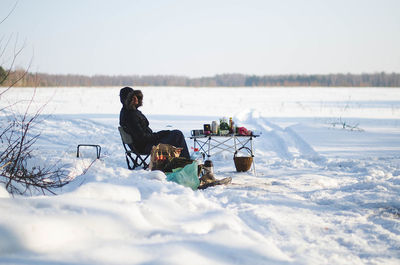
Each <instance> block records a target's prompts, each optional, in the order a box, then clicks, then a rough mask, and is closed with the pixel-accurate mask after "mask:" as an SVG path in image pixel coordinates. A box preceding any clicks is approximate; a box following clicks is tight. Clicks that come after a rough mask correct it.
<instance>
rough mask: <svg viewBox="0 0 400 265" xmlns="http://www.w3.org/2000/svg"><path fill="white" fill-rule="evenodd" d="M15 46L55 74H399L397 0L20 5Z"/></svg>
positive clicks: (5, 0) (6, 2) (63, 0)
mask: <svg viewBox="0 0 400 265" xmlns="http://www.w3.org/2000/svg"><path fill="white" fill-rule="evenodd" d="M15 2H16V1H14V0H0V21H1V20H2V19H3V18H4V17H5V16H6V15H7V14H8V12H9V11H10V10H11V9H12V7H13V5H14V3H15ZM16 36H18V43H17V44H18V45H23V44H24V45H25V48H24V50H23V54H22V55H20V56H19V58H18V61H17V65H18V66H20V67H24V66H26V65H28V64H29V61H30V59H31V58H33V61H32V66H31V68H30V69H31V71H32V72H45V73H52V74H54V73H58V74H83V75H94V74H106V75H118V74H122V75H131V74H139V75H147V74H151V75H155V74H162V75H166V74H172V75H186V76H190V77H198V76H213V75H215V74H223V73H243V74H257V75H271V74H328V73H347V72H350V73H363V72H367V73H372V72H381V71H385V72H397V73H399V72H400V1H399V0H325V1H324V0H275V1H272V0H271V1H270V0H240V1H239V0H197V1H195V0H186V1H183V0H164V1H162V0H155V1H152V0H131V1H129V0H125V1H123V0H109V1H106V0H19V1H18V3H17V6H16V8H15V10H14V11H13V13H12V14H11V15H10V17H9V18H8V19H7V20H5V21H4V22H3V23H2V24H1V25H0V41H1V42H0V44H1V46H0V47H4V46H6V45H5V44H6V43H7V42H6V40H8V39H10V38H11V39H12V42H10V43H9V45H8V49H7V50H8V51H9V50H10V47H11V48H12V47H13V46H14V43H15V39H16ZM5 58H8V57H7V56H6V55H3V56H2V57H0V59H2V61H0V63H2V64H3V67H4V66H5V65H6V62H5V61H6V60H5Z"/></svg>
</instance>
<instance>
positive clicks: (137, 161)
mask: <svg viewBox="0 0 400 265" xmlns="http://www.w3.org/2000/svg"><path fill="white" fill-rule="evenodd" d="M118 130H119V133H120V135H121V140H122V144H123V146H124V149H125V158H126V163H127V164H128V168H129V169H131V170H133V169H135V168H136V167H140V166H142V167H143V169H146V168H148V167H149V164H148V163H147V162H146V159H147V158H148V157H149V156H150V154H144V153H141V152H139V151H138V150H136V148H135V147H134V146H133V140H132V137H131V136H130V135H129V134H128V133H127V132H126V131H125V130H124V129H123V128H122V127H118Z"/></svg>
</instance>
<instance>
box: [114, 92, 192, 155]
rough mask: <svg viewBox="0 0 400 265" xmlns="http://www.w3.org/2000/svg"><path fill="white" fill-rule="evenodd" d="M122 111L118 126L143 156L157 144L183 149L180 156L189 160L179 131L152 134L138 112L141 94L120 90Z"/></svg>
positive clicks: (143, 117) (182, 136)
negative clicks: (129, 136)
mask: <svg viewBox="0 0 400 265" xmlns="http://www.w3.org/2000/svg"><path fill="white" fill-rule="evenodd" d="M119 96H120V101H121V103H122V109H121V112H120V115H119V124H120V126H121V127H122V128H124V130H125V131H126V132H127V133H128V134H130V135H131V137H132V140H133V145H134V146H135V148H136V149H137V150H138V151H139V152H141V153H145V154H149V153H150V152H151V148H152V147H153V146H154V145H157V144H159V143H163V144H170V145H173V146H175V147H181V148H183V150H182V152H181V156H182V157H185V158H190V155H189V150H188V147H187V145H186V141H185V137H184V135H183V133H182V132H181V131H179V130H162V131H159V132H153V131H152V130H151V129H150V127H149V121H148V120H147V118H146V116H144V114H143V113H142V112H141V111H140V110H138V108H139V107H141V106H142V105H143V93H142V92H141V91H140V90H133V89H132V88H131V87H124V88H122V89H121V90H120V94H119Z"/></svg>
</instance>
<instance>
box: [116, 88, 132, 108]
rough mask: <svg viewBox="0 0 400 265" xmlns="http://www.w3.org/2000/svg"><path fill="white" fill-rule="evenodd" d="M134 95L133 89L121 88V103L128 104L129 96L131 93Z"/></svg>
mask: <svg viewBox="0 0 400 265" xmlns="http://www.w3.org/2000/svg"><path fill="white" fill-rule="evenodd" d="M131 92H132V93H133V88H131V87H128V86H126V87H123V88H121V90H120V91H119V100H120V101H121V103H122V104H124V103H125V102H126V99H127V97H128V95H129V93H131Z"/></svg>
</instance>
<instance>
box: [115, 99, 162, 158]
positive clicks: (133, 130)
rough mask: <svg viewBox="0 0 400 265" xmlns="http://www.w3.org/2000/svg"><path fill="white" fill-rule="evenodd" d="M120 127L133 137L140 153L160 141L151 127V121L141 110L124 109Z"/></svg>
mask: <svg viewBox="0 0 400 265" xmlns="http://www.w3.org/2000/svg"><path fill="white" fill-rule="evenodd" d="M119 125H120V126H121V127H122V128H124V130H125V131H126V132H127V133H129V134H130V135H131V136H132V139H133V145H134V146H135V148H136V149H137V150H138V151H139V152H144V151H145V147H146V146H147V145H149V144H151V145H153V144H155V143H157V141H158V138H159V137H158V135H157V133H154V132H153V131H152V130H151V129H150V127H149V121H148V120H147V118H146V117H145V116H144V115H143V113H142V112H141V111H140V110H137V109H134V110H131V109H127V108H126V107H123V108H122V109H121V112H120V115H119Z"/></svg>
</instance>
